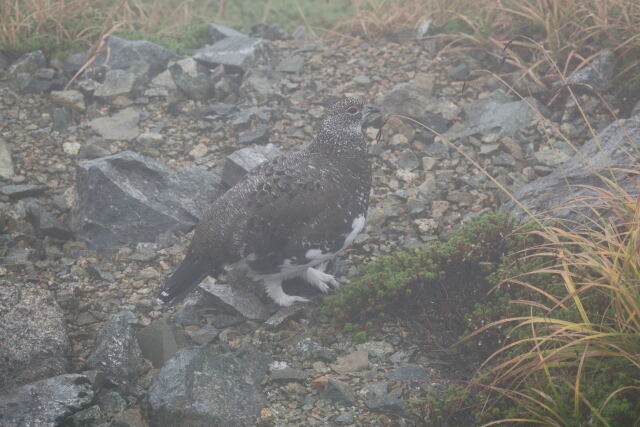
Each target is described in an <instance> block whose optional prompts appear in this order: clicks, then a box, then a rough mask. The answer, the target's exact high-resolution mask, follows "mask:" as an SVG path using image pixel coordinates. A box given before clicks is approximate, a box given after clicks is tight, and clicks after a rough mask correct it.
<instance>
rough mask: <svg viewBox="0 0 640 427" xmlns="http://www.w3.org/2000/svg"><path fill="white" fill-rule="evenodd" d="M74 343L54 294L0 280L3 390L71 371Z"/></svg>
mask: <svg viewBox="0 0 640 427" xmlns="http://www.w3.org/2000/svg"><path fill="white" fill-rule="evenodd" d="M70 353H71V343H70V342H69V338H68V336H67V332H66V326H65V322H64V318H63V313H62V310H60V307H59V306H58V303H57V302H56V300H55V299H54V296H53V294H52V293H51V292H50V291H49V290H48V289H46V288H45V287H44V286H42V285H39V284H35V283H29V282H24V283H14V282H9V281H5V280H3V281H1V282H0V390H2V389H4V388H6V387H13V386H16V385H22V384H26V383H29V382H32V381H35V380H39V379H42V378H48V377H51V376H55V375H59V374H64V373H66V372H68V371H69V368H70V363H69V356H70Z"/></svg>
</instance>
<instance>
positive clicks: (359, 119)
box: [316, 98, 380, 151]
mask: <svg viewBox="0 0 640 427" xmlns="http://www.w3.org/2000/svg"><path fill="white" fill-rule="evenodd" d="M379 115H380V109H379V108H378V107H376V106H375V105H370V104H365V103H364V102H363V101H362V100H361V99H358V98H343V99H341V100H340V101H338V102H336V103H335V104H333V105H332V106H331V107H329V108H328V109H327V111H326V113H325V114H324V116H322V119H321V120H320V124H319V126H318V128H317V129H316V142H317V143H320V144H328V145H330V146H332V147H334V148H338V149H340V150H345V149H346V150H349V149H354V150H356V151H362V150H363V149H366V146H365V145H364V143H363V134H362V127H363V126H364V125H365V124H367V123H368V122H370V121H371V120H373V119H374V118H375V117H377V116H379Z"/></svg>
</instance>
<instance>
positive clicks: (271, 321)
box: [264, 304, 304, 328]
mask: <svg viewBox="0 0 640 427" xmlns="http://www.w3.org/2000/svg"><path fill="white" fill-rule="evenodd" d="M303 308H304V307H303V306H302V304H294V305H290V306H288V307H281V308H279V309H278V311H276V312H275V314H273V315H272V316H271V317H269V318H268V319H267V320H265V322H264V323H265V325H267V326H269V327H271V328H277V327H279V326H280V325H282V324H283V323H284V322H285V321H286V320H288V319H290V318H292V317H294V316H295V315H297V314H299V313H300V312H302V310H303Z"/></svg>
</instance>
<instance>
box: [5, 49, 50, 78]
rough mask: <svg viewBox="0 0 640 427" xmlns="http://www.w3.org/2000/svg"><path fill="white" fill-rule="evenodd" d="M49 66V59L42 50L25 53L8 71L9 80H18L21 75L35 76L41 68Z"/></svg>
mask: <svg viewBox="0 0 640 427" xmlns="http://www.w3.org/2000/svg"><path fill="white" fill-rule="evenodd" d="M46 66H47V58H45V56H44V53H42V51H41V50H36V51H33V52H29V53H25V54H24V55H22V56H21V57H20V58H18V59H16V60H15V61H14V62H13V64H11V66H10V67H9V68H8V69H7V73H6V74H7V76H8V77H9V78H16V77H17V75H18V74H20V73H26V74H35V73H36V71H37V70H38V69H39V68H43V67H46Z"/></svg>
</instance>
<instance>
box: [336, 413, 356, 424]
mask: <svg viewBox="0 0 640 427" xmlns="http://www.w3.org/2000/svg"><path fill="white" fill-rule="evenodd" d="M333 422H334V423H336V425H339V426H348V425H351V424H353V423H355V422H356V419H355V417H354V416H353V412H345V413H342V414H340V415H338V416H337V417H335V418H334V419H333Z"/></svg>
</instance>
